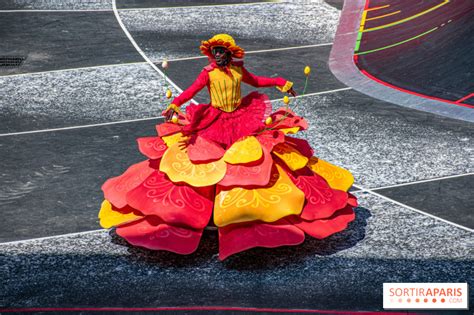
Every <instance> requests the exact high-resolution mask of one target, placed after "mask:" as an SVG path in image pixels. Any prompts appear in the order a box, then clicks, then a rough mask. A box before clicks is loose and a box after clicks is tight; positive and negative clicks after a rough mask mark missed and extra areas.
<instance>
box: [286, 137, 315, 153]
mask: <svg viewBox="0 0 474 315" xmlns="http://www.w3.org/2000/svg"><path fill="white" fill-rule="evenodd" d="M285 142H286V143H288V144H290V145H292V146H293V147H294V148H295V149H297V150H298V151H299V152H300V153H301V154H303V155H304V156H306V157H307V158H311V157H312V156H313V155H314V151H313V149H312V148H311V146H310V145H309V143H308V141H306V140H304V139H299V138H293V137H289V136H285Z"/></svg>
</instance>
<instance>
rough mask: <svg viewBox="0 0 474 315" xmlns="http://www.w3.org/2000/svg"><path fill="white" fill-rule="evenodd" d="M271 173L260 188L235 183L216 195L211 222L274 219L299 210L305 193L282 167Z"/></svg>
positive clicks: (269, 220)
mask: <svg viewBox="0 0 474 315" xmlns="http://www.w3.org/2000/svg"><path fill="white" fill-rule="evenodd" d="M276 167H277V169H278V172H275V173H274V174H273V175H272V179H271V180H270V184H269V185H268V186H265V187H262V188H255V189H245V188H242V187H235V188H232V189H230V190H222V191H220V192H219V194H217V195H216V199H215V204H214V223H215V225H217V226H218V227H222V226H226V225H228V224H232V223H239V222H247V221H254V220H261V221H265V222H275V221H277V220H279V219H281V218H283V217H286V216H288V215H292V214H300V213H301V211H302V209H303V205H304V193H303V192H302V191H301V190H300V189H299V188H298V187H296V186H295V184H293V182H292V181H291V179H290V178H289V177H288V175H287V174H286V173H285V171H283V169H282V168H281V167H280V166H278V165H276Z"/></svg>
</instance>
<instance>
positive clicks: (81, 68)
mask: <svg viewBox="0 0 474 315" xmlns="http://www.w3.org/2000/svg"><path fill="white" fill-rule="evenodd" d="M146 63H147V62H146V61H137V62H126V63H112V64H110V65H100V66H90V67H78V68H67V69H59V70H48V71H38V72H27V73H16V74H6V75H0V80H1V79H2V78H10V77H19V76H27V75H35V74H45V73H55V72H67V71H75V70H88V69H96V68H108V67H120V66H130V65H143V64H146Z"/></svg>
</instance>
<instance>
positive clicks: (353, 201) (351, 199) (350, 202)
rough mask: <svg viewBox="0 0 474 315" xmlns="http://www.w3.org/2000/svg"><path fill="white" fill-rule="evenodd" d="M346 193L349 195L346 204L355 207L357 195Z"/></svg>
mask: <svg viewBox="0 0 474 315" xmlns="http://www.w3.org/2000/svg"><path fill="white" fill-rule="evenodd" d="M347 194H348V195H349V199H347V204H348V205H351V206H353V207H357V206H358V205H359V204H358V202H357V197H356V196H354V195H353V194H351V193H347Z"/></svg>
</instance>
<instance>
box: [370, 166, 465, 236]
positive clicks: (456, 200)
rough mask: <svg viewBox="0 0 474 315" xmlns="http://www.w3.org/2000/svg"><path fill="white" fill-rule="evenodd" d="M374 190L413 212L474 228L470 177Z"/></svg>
mask: <svg viewBox="0 0 474 315" xmlns="http://www.w3.org/2000/svg"><path fill="white" fill-rule="evenodd" d="M374 191H375V192H377V193H379V194H381V195H384V196H387V197H389V198H391V199H393V200H396V201H398V202H401V203H403V204H405V205H408V206H411V207H413V208H415V209H419V210H422V211H424V212H427V213H429V214H432V215H434V216H437V217H440V218H442V219H445V220H448V221H451V222H454V223H457V224H459V225H462V226H465V227H467V228H470V229H474V212H473V209H474V199H473V198H472V192H473V191H474V175H468V176H462V177H456V178H448V179H442V180H437V181H432V182H426V183H418V184H414V185H407V186H401V187H393V188H386V189H380V190H374Z"/></svg>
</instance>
